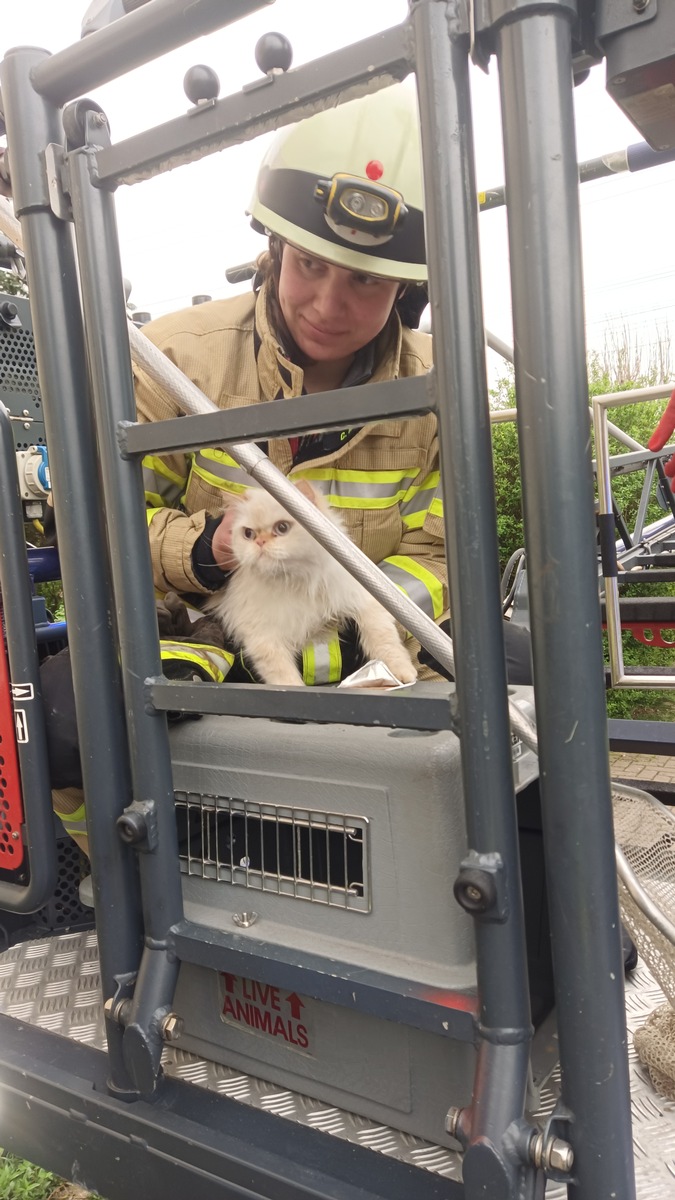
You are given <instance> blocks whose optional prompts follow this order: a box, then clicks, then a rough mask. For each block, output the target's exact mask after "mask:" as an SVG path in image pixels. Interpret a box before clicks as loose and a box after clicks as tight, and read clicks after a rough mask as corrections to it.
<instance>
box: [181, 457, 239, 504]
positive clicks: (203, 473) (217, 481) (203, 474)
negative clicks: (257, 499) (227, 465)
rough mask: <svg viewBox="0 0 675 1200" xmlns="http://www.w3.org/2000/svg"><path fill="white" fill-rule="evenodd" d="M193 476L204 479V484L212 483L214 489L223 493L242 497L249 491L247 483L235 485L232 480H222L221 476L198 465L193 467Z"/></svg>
mask: <svg viewBox="0 0 675 1200" xmlns="http://www.w3.org/2000/svg"><path fill="white" fill-rule="evenodd" d="M192 474H194V475H197V476H198V477H199V478H200V479H203V480H204V483H210V484H211V486H212V487H216V488H220V490H221V492H232V493H233V494H234V495H237V496H240V495H241V494H242V492H246V491H248V488H247V486H246V484H245V483H233V482H232V480H229V479H222V478H221V477H220V476H219V475H214V474H213V472H212V471H207V470H206V469H205V468H204V467H200V466H198V465H197V463H193V465H192ZM244 474H245V472H244ZM249 486H250V485H249Z"/></svg>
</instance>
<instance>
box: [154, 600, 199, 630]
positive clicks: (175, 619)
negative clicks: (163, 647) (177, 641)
mask: <svg viewBox="0 0 675 1200" xmlns="http://www.w3.org/2000/svg"><path fill="white" fill-rule="evenodd" d="M157 625H158V627H159V636H160V637H161V638H166V639H167V641H170V640H171V639H172V638H184V637H192V621H191V620H190V614H189V613H188V610H187V608H186V607H185V604H184V602H183V601H182V600H181V598H180V596H177V595H176V593H175V592H167V593H166V595H165V596H164V598H163V599H162V600H158V601H157Z"/></svg>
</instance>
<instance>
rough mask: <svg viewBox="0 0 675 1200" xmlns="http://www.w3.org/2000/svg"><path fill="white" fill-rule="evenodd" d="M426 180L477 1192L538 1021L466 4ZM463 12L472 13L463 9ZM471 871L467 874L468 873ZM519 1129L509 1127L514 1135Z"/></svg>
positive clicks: (518, 1101) (450, 30)
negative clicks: (465, 886) (505, 621)
mask: <svg viewBox="0 0 675 1200" xmlns="http://www.w3.org/2000/svg"><path fill="white" fill-rule="evenodd" d="M410 8H411V14H412V19H413V29H414V35H415V48H416V64H417V87H418V93H419V100H420V124H421V133H422V151H423V160H424V179H425V195H426V203H425V224H426V237H427V261H428V264H429V292H430V301H431V308H432V313H433V326H434V329H433V332H434V334H435V337H434V368H435V388H436V393H437V403H438V416H439V436H440V447H441V451H440V452H441V478H442V480H443V495H444V505H445V528H446V547H447V556H448V567H449V577H450V599H451V612H452V627H453V639H454V645H455V663H456V682H457V695H458V700H459V724H460V745H461V759H462V778H463V783H464V797H465V811H466V823H467V833H468V845H469V851H470V854H471V855H473V856H475V865H476V867H477V868H478V869H479V870H481V869H482V868H484V867H485V866H486V864H487V862H488V859H493V860H495V861H497V860H499V867H498V875H499V876H500V880H499V883H498V886H497V891H498V892H502V889H503V894H502V895H501V896H500V899H499V900H497V901H495V903H494V904H492V905H491V906H488V907H487V909H484V910H483V911H482V912H481V913H479V914H477V916H476V920H475V937H476V957H477V969H478V993H479V998H480V1020H479V1023H478V1025H477V1030H476V1038H477V1046H478V1064H477V1070H476V1083H475V1088H474V1096H473V1101H472V1105H471V1108H470V1110H468V1111H466V1112H465V1113H463V1114H462V1116H461V1118H460V1124H459V1127H458V1132H459V1134H460V1136H461V1138H462V1141H463V1142H464V1143H465V1145H466V1152H465V1155H464V1162H463V1178H464V1183H465V1188H466V1194H467V1196H468V1197H474V1196H476V1197H478V1196H479V1195H484V1194H487V1193H486V1192H485V1191H484V1189H485V1188H486V1187H488V1186H489V1187H490V1188H491V1189H492V1190H491V1191H490V1195H494V1196H500V1197H501V1196H504V1197H506V1196H509V1197H511V1196H515V1195H516V1194H519V1195H520V1194H521V1192H520V1187H522V1186H523V1176H524V1175H525V1174H532V1175H533V1174H534V1167H533V1165H532V1164H531V1163H529V1162H528V1161H527V1139H525V1144H524V1146H523V1148H522V1154H521V1155H520V1156H517V1155H516V1156H514V1155H513V1154H510V1153H509V1152H508V1150H507V1148H506V1144H505V1135H506V1131H507V1130H508V1129H509V1127H510V1126H512V1123H514V1122H516V1121H520V1120H522V1117H523V1110H524V1104H525V1093H526V1085H527V1071H528V1062H529V1049H530V1040H531V1037H532V1032H533V1031H532V1024H531V1014H530V1002H529V993H528V981H527V959H526V947H525V923H524V915H523V899H522V891H521V886H520V868H519V851H518V828H517V816H516V802H515V792H514V784H513V769H512V757H511V756H512V748H511V738H510V732H509V720H508V707H507V696H508V693H507V682H506V660H505V653H504V641H503V632H502V611H501V594H500V577H499V551H498V543H497V520H496V511H495V503H494V488H493V487H492V488H490V486H489V483H490V481H491V480H492V478H493V470H492V445H491V436H490V418H489V406H488V390H487V376H486V366H485V335H484V329H483V318H482V303H481V286H480V265H479V250H478V207H477V202H476V186H475V167H474V155H473V141H472V116H471V98H470V90H469V60H468V50H469V39H468V24H463V23H462V21H461V19H460V18H461V12H462V9H463V6H461V5H457V4H456V3H450V4H445V3H443V4H439V3H438V2H437V0H411V4H410ZM465 15H466V14H465ZM460 878H461V876H460ZM511 1135H512V1131H511Z"/></svg>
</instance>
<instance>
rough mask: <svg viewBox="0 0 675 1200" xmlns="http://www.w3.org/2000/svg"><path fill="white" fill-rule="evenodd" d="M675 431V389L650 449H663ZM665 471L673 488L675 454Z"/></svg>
mask: <svg viewBox="0 0 675 1200" xmlns="http://www.w3.org/2000/svg"><path fill="white" fill-rule="evenodd" d="M674 431H675V391H674V392H673V393H672V395H671V397H670V400H669V401H668V404H667V406H666V411H665V412H664V414H663V416H662V417H661V420H660V421H659V423H658V425H657V426H656V429H655V430H654V432H653V434H652V436H651V437H650V439H649V441H648V442H647V445H648V447H649V449H650V450H663V447H664V446H667V444H668V442H669V441H670V439H671V437H672V435H673V432H674ZM665 472H666V475H667V476H668V478H669V479H670V486H671V488H673V479H675V454H674V455H673V456H672V457H671V458H669V459H668V462H667V463H666V466H665Z"/></svg>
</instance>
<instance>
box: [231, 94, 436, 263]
mask: <svg viewBox="0 0 675 1200" xmlns="http://www.w3.org/2000/svg"><path fill="white" fill-rule="evenodd" d="M248 211H249V213H250V216H251V224H252V225H253V227H254V229H258V230H259V231H260V232H264V231H267V232H269V233H275V234H277V235H278V236H279V237H281V238H283V239H284V240H285V241H288V242H291V243H292V244H293V245H294V246H299V247H300V248H301V249H302V250H306V251H307V252H308V253H309V254H314V255H316V256H317V257H319V258H323V259H327V260H328V261H329V262H332V263H336V264H337V265H338V266H341V267H346V268H348V269H349V270H352V271H365V272H367V273H368V274H369V275H379V276H383V277H384V278H387V279H401V280H410V281H411V282H413V281H414V282H418V283H422V282H424V281H425V280H426V278H427V269H426V255H425V245H424V214H423V189H422V165H421V157H420V137H419V117H418V112H417V98H416V95H415V90H414V87H411V86H410V85H409V84H408V83H403V84H401V83H399V84H394V85H393V86H391V87H387V88H384V89H383V90H381V91H379V92H374V93H373V94H372V95H370V96H364V97H363V98H362V99H361V100H350V101H348V102H347V103H346V104H341V105H339V106H338V107H336V108H331V109H328V110H326V111H325V112H321V113H316V114H315V116H313V117H308V118H307V119H306V120H304V121H300V122H299V123H298V124H297V125H291V126H290V127H289V128H287V129H284V130H282V131H281V132H280V133H279V134H278V135H277V137H276V138H275V139H274V141H273V142H272V145H271V146H270V148H269V150H268V151H267V153H266V155H265V157H264V159H263V161H262V163H261V166H260V170H259V172H258V178H257V180H256V187H255V193H254V196H253V199H252V201H251V205H250V208H249V210H248Z"/></svg>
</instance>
